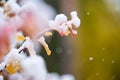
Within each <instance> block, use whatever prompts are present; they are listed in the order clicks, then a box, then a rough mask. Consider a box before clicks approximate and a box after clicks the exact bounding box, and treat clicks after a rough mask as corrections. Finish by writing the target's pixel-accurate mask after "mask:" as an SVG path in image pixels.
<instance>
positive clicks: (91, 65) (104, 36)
mask: <svg viewBox="0 0 120 80" xmlns="http://www.w3.org/2000/svg"><path fill="white" fill-rule="evenodd" d="M78 2H79V3H78V4H79V5H78V10H79V16H80V19H81V26H80V28H79V31H78V36H77V37H76V38H77V39H76V40H75V41H74V42H73V44H74V45H75V46H76V47H75V48H74V49H75V52H74V60H73V72H74V73H75V76H76V80H120V69H119V68H120V22H119V21H120V12H117V11H116V12H112V10H109V8H108V5H107V3H105V2H104V0H78ZM111 6H112V5H111ZM113 11H115V10H113ZM91 58H92V59H91Z"/></svg>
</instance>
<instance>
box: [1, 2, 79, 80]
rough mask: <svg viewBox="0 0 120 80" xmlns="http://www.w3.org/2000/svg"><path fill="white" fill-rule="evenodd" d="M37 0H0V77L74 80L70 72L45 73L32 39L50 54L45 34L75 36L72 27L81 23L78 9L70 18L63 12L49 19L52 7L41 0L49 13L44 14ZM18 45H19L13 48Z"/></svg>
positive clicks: (9, 79) (33, 79)
mask: <svg viewBox="0 0 120 80" xmlns="http://www.w3.org/2000/svg"><path fill="white" fill-rule="evenodd" d="M36 1H37V0H25V1H24V0H19V3H18V2H17V0H8V1H7V2H5V0H2V1H1V2H0V4H1V7H0V44H1V45H0V50H1V53H0V57H1V60H0V61H1V64H0V72H1V73H2V75H3V76H2V75H0V80H3V79H4V76H7V79H8V80H75V79H74V77H73V76H72V75H68V74H67V75H63V76H60V75H58V74H57V73H48V72H47V69H46V65H45V62H44V59H43V58H42V57H41V56H40V55H37V54H36V51H35V49H34V48H35V44H34V42H35V41H38V42H39V43H40V44H41V45H42V46H43V47H44V48H45V50H46V52H47V55H51V53H52V52H51V51H50V49H49V47H48V45H47V43H46V41H45V36H52V31H53V30H55V31H57V32H58V33H59V34H60V35H61V36H68V35H69V34H70V33H71V34H72V35H73V36H75V35H76V34H77V31H76V30H75V29H76V28H78V27H79V26H80V19H79V18H78V16H77V12H76V11H73V12H71V20H67V17H66V16H65V15H64V14H58V15H57V16H56V17H55V20H50V21H49V19H50V18H51V17H50V16H52V15H53V14H54V12H51V11H52V10H53V9H52V8H50V7H49V6H47V5H45V4H44V3H43V2H41V3H43V4H42V6H44V7H46V9H48V11H49V13H50V14H47V11H44V10H45V9H43V8H41V7H39V6H38V5H40V4H38V3H37V2H36ZM39 9H40V10H41V11H42V12H40V11H39ZM3 33H4V35H3ZM23 34H25V35H26V36H24V35H23ZM16 35H17V36H16ZM4 41H5V42H4ZM17 44H19V45H20V47H18V48H16V47H15V46H16V45H17ZM6 47H7V48H6ZM25 50H27V51H25ZM26 54H28V55H29V56H27V55H26ZM31 68H32V69H31ZM36 73H37V75H36Z"/></svg>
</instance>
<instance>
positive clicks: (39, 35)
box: [33, 28, 52, 40]
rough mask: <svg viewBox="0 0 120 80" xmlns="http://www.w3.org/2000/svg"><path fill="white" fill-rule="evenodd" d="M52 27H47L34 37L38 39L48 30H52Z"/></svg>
mask: <svg viewBox="0 0 120 80" xmlns="http://www.w3.org/2000/svg"><path fill="white" fill-rule="evenodd" d="M51 30H52V29H51V28H47V29H45V30H43V31H41V32H39V33H38V34H37V35H36V36H35V37H34V38H33V39H34V40H36V39H38V38H40V37H41V36H43V35H44V34H45V32H48V31H51Z"/></svg>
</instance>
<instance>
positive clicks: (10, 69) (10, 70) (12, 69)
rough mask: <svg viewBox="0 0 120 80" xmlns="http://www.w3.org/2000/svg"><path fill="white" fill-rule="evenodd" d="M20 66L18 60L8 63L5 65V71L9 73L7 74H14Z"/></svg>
mask: <svg viewBox="0 0 120 80" xmlns="http://www.w3.org/2000/svg"><path fill="white" fill-rule="evenodd" d="M20 67H21V64H20V62H17V63H13V62H11V63H9V64H8V65H7V66H6V71H7V72H8V73H9V74H14V73H15V72H17V71H18V70H19V69H20Z"/></svg>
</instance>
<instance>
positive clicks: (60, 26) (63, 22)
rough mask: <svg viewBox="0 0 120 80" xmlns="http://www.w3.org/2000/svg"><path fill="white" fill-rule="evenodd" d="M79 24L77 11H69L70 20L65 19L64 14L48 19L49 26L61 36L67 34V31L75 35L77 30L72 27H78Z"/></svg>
mask: <svg viewBox="0 0 120 80" xmlns="http://www.w3.org/2000/svg"><path fill="white" fill-rule="evenodd" d="M79 26H80V19H79V18H78V16H77V12H76V11H73V12H71V20H69V21H68V20H67V17H66V16H65V15H64V14H59V15H57V16H56V17H55V20H51V21H49V27H50V28H51V29H53V30H56V31H58V32H59V33H60V35H61V36H67V35H68V34H69V33H72V35H73V36H74V35H76V34H77V31H76V30H74V29H73V28H78V27H79Z"/></svg>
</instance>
